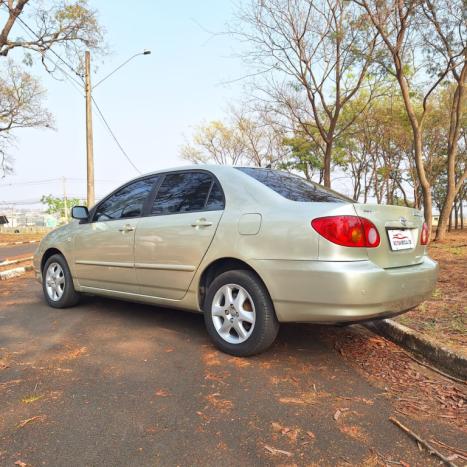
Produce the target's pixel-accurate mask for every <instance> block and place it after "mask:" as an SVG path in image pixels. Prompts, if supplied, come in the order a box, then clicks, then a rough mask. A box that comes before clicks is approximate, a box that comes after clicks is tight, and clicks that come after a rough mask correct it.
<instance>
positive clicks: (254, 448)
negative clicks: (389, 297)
mask: <svg viewBox="0 0 467 467" xmlns="http://www.w3.org/2000/svg"><path fill="white" fill-rule="evenodd" d="M422 383H423V386H422V385H421V384H422ZM398 388H399V389H398ZM401 388H402V389H401ZM443 391H448V392H449V391H451V394H454V396H453V397H455V395H456V394H459V400H455V403H454V405H455V406H456V407H458V406H459V407H461V408H460V409H456V408H454V409H453V408H452V407H453V406H454V405H453V404H451V405H449V404H447V402H446V400H447V399H446V400H445V401H444V403H442V402H439V401H437V398H438V399H440V398H441V399H442V397H444V395H443V394H444V392H443ZM463 391H464V392H463ZM441 399H440V400H441ZM459 401H465V385H455V384H453V383H452V382H451V381H450V380H448V379H445V378H443V377H441V376H439V375H437V374H436V373H434V372H431V371H430V370H427V369H426V368H425V367H422V366H420V365H418V364H417V363H415V362H413V361H412V360H411V359H410V358H408V357H407V356H406V354H405V353H403V352H401V350H400V349H399V348H398V347H396V346H394V345H393V344H391V343H387V341H384V340H383V339H381V338H379V337H376V336H374V335H372V334H370V333H369V332H368V331H366V330H363V328H361V327H352V328H332V327H318V326H310V325H287V326H282V328H281V331H280V334H279V336H278V339H277V342H276V344H275V345H274V346H273V347H272V348H271V349H270V351H268V352H266V353H264V354H262V355H260V356H257V357H253V358H249V359H239V358H232V357H229V356H227V355H225V354H222V353H219V352H218V351H217V350H215V349H214V348H213V347H212V345H211V343H210V341H209V339H208V337H207V334H206V331H205V329H204V323H203V319H202V316H200V315H195V314H190V313H185V312H181V311H175V310H171V309H161V308H156V307H151V306H146V305H139V304H132V303H126V302H119V301H114V300H107V299H102V298H97V297H86V298H84V300H83V301H82V303H81V304H80V305H78V306H77V307H75V308H71V309H66V310H56V309H52V308H49V307H47V306H46V305H45V304H44V301H43V299H42V296H41V291H40V286H39V284H37V283H36V282H35V281H34V279H33V277H32V273H29V274H28V275H27V276H25V277H23V278H17V279H12V280H9V281H4V283H3V284H0V407H1V412H0V414H1V415H0V465H5V466H10V465H11V466H14V465H15V462H17V461H20V462H24V463H25V464H27V465H32V466H40V465H47V466H65V465H66V466H68V467H71V466H175V465H181V466H191V465H194V466H219V465H222V466H236V467H237V466H263V465H298V466H302V465H303V466H305V465H319V466H328V465H329V466H335V465H341V466H348V465H359V466H361V465H368V466H373V465H397V463H399V462H405V463H407V464H410V465H411V466H415V465H420V466H430V465H433V466H434V465H439V461H437V460H436V458H434V457H432V456H429V455H428V454H427V453H426V452H421V451H420V450H419V448H418V447H417V445H416V444H415V443H414V442H413V441H412V440H411V439H410V438H409V437H408V436H407V435H406V434H405V433H404V432H402V431H401V430H400V429H399V428H397V427H396V426H394V425H393V424H391V423H390V421H389V420H388V418H389V417H390V416H395V417H397V418H398V419H399V420H400V421H402V422H403V423H405V424H406V425H407V426H409V427H410V428H412V429H413V430H415V431H416V432H417V433H419V434H420V435H421V436H422V437H424V438H425V439H428V440H429V439H435V440H437V441H440V442H444V443H446V444H448V445H451V446H457V447H458V448H461V447H463V448H465V447H466V446H467V434H466V431H465V429H466V426H467V425H466V423H465V421H466V420H465V415H466V414H465V410H463V409H462V403H463V402H459ZM443 404H444V405H443ZM448 405H449V407H450V408H449V409H447V408H446V407H447V406H448ZM414 407H415V409H414ZM411 408H412V409H413V410H411ZM452 410H454V412H453V411H452ZM456 411H457V412H456ZM453 413H454V415H453ZM443 452H445V453H447V454H449V452H447V451H443ZM451 454H452V453H451ZM390 461H391V462H393V463H392V464H390V463H389V462H390ZM407 464H402V463H401V464H398V465H407ZM17 465H22V464H17ZM459 465H462V461H460V462H459Z"/></svg>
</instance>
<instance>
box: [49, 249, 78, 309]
mask: <svg viewBox="0 0 467 467" xmlns="http://www.w3.org/2000/svg"><path fill="white" fill-rule="evenodd" d="M42 290H43V292H44V297H45V300H46V302H47V304H48V305H49V306H51V307H53V308H68V307H72V306H74V305H76V304H77V303H78V301H79V297H80V296H79V293H78V292H76V290H75V288H74V285H73V278H72V277H71V273H70V269H69V267H68V264H67V262H66V260H65V258H64V257H63V256H62V255H59V254H56V255H52V256H51V257H50V258H49V259H48V260H47V261H46V262H45V265H44V268H43V270H42Z"/></svg>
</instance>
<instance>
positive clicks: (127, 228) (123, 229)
mask: <svg viewBox="0 0 467 467" xmlns="http://www.w3.org/2000/svg"><path fill="white" fill-rule="evenodd" d="M133 230H135V228H134V227H133V226H132V225H130V224H125V225H124V226H123V227H121V228H120V229H118V231H119V232H133Z"/></svg>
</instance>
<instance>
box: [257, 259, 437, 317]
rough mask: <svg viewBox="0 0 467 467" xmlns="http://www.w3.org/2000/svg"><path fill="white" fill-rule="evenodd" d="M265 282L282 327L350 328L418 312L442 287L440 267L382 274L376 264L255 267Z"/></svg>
mask: <svg viewBox="0 0 467 467" xmlns="http://www.w3.org/2000/svg"><path fill="white" fill-rule="evenodd" d="M251 264H252V266H253V267H254V268H255V269H256V271H257V272H258V273H259V275H260V276H261V277H262V279H263V280H264V282H265V284H266V286H267V288H268V290H269V293H270V294H271V298H272V300H273V302H274V306H275V309H276V314H277V318H278V320H279V321H280V322H290V321H292V322H314V323H347V322H355V321H366V320H372V319H380V318H385V317H388V316H391V315H396V314H400V313H402V312H404V311H407V310H410V309H411V308H414V307H415V306H417V305H418V304H419V303H421V302H422V301H423V300H425V299H427V298H428V297H429V296H430V295H431V293H432V291H433V289H434V287H435V284H436V280H437V277H438V263H436V262H435V261H433V260H432V259H430V258H429V257H427V256H425V257H424V259H423V262H422V263H420V264H417V265H415V266H406V267H400V268H391V269H382V268H380V267H378V266H376V265H375V264H374V263H372V262H371V261H345V262H338V261H284V260H255V261H252V262H251Z"/></svg>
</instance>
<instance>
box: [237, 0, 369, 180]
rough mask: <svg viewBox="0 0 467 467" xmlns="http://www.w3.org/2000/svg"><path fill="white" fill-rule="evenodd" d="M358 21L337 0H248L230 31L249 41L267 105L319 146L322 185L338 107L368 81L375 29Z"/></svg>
mask: <svg viewBox="0 0 467 467" xmlns="http://www.w3.org/2000/svg"><path fill="white" fill-rule="evenodd" d="M363 19H364V18H363V17H362V15H361V14H360V13H359V12H358V11H357V9H356V8H354V6H353V5H352V4H351V3H350V2H348V1H345V0H321V1H314V0H268V1H267V2H263V1H261V2H257V1H252V2H251V3H249V6H248V7H247V8H246V9H243V10H242V11H240V13H239V20H240V21H239V25H238V26H236V27H234V31H233V33H234V34H235V35H237V36H239V37H240V38H241V39H242V40H243V41H244V42H246V43H247V44H248V45H249V46H250V47H249V49H248V52H247V54H246V57H245V58H246V60H247V62H248V63H249V64H250V65H252V66H254V67H255V68H256V69H259V71H258V73H257V74H259V75H260V77H261V78H260V81H259V82H256V83H255V87H256V89H257V90H258V91H259V93H260V94H262V95H263V96H264V97H263V98H264V99H265V100H268V101H269V102H270V111H271V112H276V113H278V114H280V115H282V116H284V117H285V118H286V119H288V120H290V121H292V122H293V124H292V125H291V126H292V127H293V128H294V130H297V129H298V128H299V131H300V132H302V133H303V134H305V135H306V136H307V138H308V139H310V140H311V141H313V142H314V144H315V145H316V146H317V148H319V151H320V152H321V154H322V157H323V181H324V185H325V186H328V187H329V186H330V185H331V170H332V162H333V149H334V147H335V140H336V137H337V136H338V123H339V119H340V115H341V112H342V110H343V108H344V107H345V106H346V105H347V104H348V103H349V102H350V101H351V100H352V98H353V97H354V96H355V94H356V93H357V91H358V90H359V89H360V88H361V87H362V86H364V85H365V86H368V87H370V84H371V80H372V79H370V78H372V75H371V74H370V67H371V65H372V63H373V62H372V56H373V52H374V49H375V46H376V35H375V33H374V32H373V31H371V30H369V28H368V27H367V26H366V24H365V21H363ZM261 79H262V80H261ZM368 97H369V98H370V99H371V97H372V93H369V94H368ZM365 105H367V103H364V106H365ZM351 123H352V122H349V125H350V124H351ZM341 130H342V128H341Z"/></svg>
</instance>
